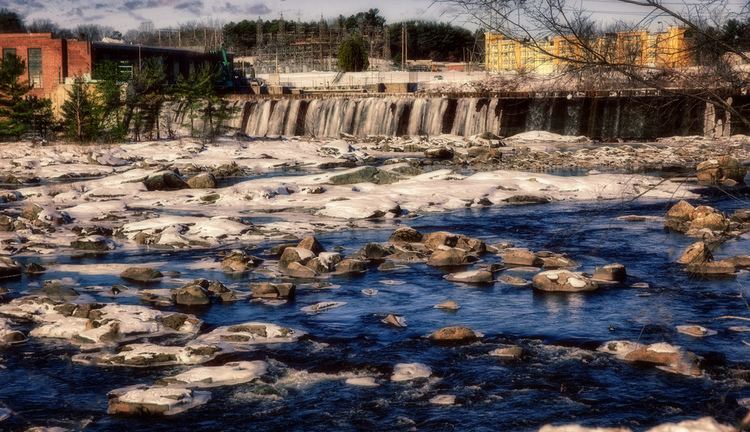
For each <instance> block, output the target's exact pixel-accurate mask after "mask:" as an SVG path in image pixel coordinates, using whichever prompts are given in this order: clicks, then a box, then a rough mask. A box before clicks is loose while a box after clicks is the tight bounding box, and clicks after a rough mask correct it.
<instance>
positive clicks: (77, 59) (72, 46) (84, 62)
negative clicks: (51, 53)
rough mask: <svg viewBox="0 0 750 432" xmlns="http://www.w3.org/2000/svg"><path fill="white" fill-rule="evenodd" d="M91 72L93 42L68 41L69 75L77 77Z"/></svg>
mask: <svg viewBox="0 0 750 432" xmlns="http://www.w3.org/2000/svg"><path fill="white" fill-rule="evenodd" d="M90 73H91V43H90V42H87V41H77V40H69V41H68V76H69V77H75V76H79V75H85V74H90Z"/></svg>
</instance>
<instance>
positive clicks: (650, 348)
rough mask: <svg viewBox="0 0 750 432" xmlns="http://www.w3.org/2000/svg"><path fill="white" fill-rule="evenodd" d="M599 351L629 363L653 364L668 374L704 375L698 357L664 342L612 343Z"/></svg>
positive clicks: (604, 345) (601, 347)
mask: <svg viewBox="0 0 750 432" xmlns="http://www.w3.org/2000/svg"><path fill="white" fill-rule="evenodd" d="M597 351H600V352H604V353H607V354H611V355H614V356H615V357H617V358H618V359H620V360H624V361H627V362H638V363H645V364H651V365H654V366H656V367H657V368H658V369H661V370H664V371H667V372H672V373H676V374H681V375H687V376H692V377H699V376H702V375H703V371H702V370H701V369H700V367H699V365H698V363H699V358H698V356H696V355H695V354H693V353H691V352H689V351H685V350H683V349H682V348H680V347H677V346H674V345H670V344H668V343H664V342H661V343H655V344H651V345H643V344H640V343H637V342H630V341H612V342H607V343H605V344H603V345H602V346H600V347H599V348H598V349H597Z"/></svg>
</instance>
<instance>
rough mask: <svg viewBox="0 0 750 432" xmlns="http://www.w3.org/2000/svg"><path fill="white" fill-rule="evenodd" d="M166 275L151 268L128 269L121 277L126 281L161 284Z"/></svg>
mask: <svg viewBox="0 0 750 432" xmlns="http://www.w3.org/2000/svg"><path fill="white" fill-rule="evenodd" d="M163 276H164V275H163V274H162V273H161V272H160V271H159V270H156V269H152V268H150V267H128V268H126V269H125V270H123V272H122V273H120V277H121V278H122V279H125V280H126V281H131V282H141V283H151V282H159V280H160V279H161V278H162V277H163Z"/></svg>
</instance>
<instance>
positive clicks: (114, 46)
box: [0, 33, 232, 105]
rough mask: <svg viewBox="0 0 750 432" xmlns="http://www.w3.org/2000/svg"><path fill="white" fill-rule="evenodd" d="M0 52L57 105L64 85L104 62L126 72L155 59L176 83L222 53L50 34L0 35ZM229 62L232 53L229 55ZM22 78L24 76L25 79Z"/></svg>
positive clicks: (36, 92)
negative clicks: (16, 62)
mask: <svg viewBox="0 0 750 432" xmlns="http://www.w3.org/2000/svg"><path fill="white" fill-rule="evenodd" d="M0 53H2V56H3V58H4V57H5V56H6V55H9V54H12V55H15V56H17V57H18V58H20V59H21V60H23V61H24V62H25V64H26V76H25V77H22V80H24V81H27V82H28V83H29V84H30V85H31V87H32V89H31V91H30V92H29V94H30V95H33V96H38V97H44V98H49V99H52V100H53V104H55V105H57V104H58V103H59V102H60V100H61V98H64V97H65V93H66V92H65V84H66V82H67V83H69V82H70V80H71V79H73V78H75V77H76V76H84V77H89V78H90V77H91V73H92V71H93V70H95V69H96V67H97V65H100V64H102V63H104V62H107V61H113V62H116V63H118V64H119V65H120V68H121V69H122V70H125V71H131V72H132V71H133V70H134V69H137V68H138V67H140V66H141V65H142V64H143V62H145V61H147V60H148V59H154V58H155V59H158V61H160V62H161V63H162V64H163V65H164V71H165V73H166V76H167V80H168V81H170V82H175V81H176V80H177V79H178V78H179V77H180V76H183V77H184V76H187V75H188V74H189V73H190V70H192V69H193V68H195V67H197V66H199V65H201V64H204V63H209V64H216V65H218V64H220V63H221V62H222V61H223V58H222V55H221V53H204V52H199V51H192V50H186V49H180V48H163V47H150V46H141V45H129V44H122V43H105V42H89V41H81V40H75V39H60V38H55V37H54V36H53V35H52V33H6V34H0ZM228 61H229V62H230V63H231V61H232V59H231V56H230V57H229V58H228ZM24 78H25V79H24Z"/></svg>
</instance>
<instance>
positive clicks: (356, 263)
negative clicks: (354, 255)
mask: <svg viewBox="0 0 750 432" xmlns="http://www.w3.org/2000/svg"><path fill="white" fill-rule="evenodd" d="M366 271H367V263H366V262H365V261H361V260H357V259H349V258H347V259H345V260H342V261H341V262H340V263H338V264H336V271H335V272H334V274H336V275H341V276H344V275H354V274H361V273H364V272H366Z"/></svg>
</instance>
